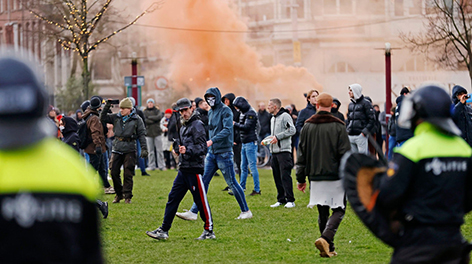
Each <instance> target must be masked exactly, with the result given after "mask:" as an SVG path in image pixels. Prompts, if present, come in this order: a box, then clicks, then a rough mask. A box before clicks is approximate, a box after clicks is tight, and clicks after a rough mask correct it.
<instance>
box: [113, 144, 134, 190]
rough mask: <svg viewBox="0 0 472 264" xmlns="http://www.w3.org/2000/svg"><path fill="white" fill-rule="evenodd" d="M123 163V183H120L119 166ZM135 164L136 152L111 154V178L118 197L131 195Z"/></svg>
mask: <svg viewBox="0 0 472 264" xmlns="http://www.w3.org/2000/svg"><path fill="white" fill-rule="evenodd" d="M121 165H123V169H124V173H123V185H122V184H121V177H120V168H121ZM134 166H136V152H130V153H123V154H118V153H113V154H111V178H112V180H113V187H114V188H115V193H116V196H117V197H119V198H123V197H124V198H125V199H127V198H129V199H131V198H132V197H133V176H134Z"/></svg>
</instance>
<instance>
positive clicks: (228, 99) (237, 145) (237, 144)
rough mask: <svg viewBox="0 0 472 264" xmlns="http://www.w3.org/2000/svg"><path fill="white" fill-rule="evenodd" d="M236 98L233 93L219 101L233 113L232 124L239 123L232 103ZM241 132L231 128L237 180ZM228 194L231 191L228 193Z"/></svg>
mask: <svg viewBox="0 0 472 264" xmlns="http://www.w3.org/2000/svg"><path fill="white" fill-rule="evenodd" d="M235 98H236V96H235V95H234V93H227V94H225V95H224V96H223V97H222V98H221V101H222V102H223V103H224V104H225V105H226V106H227V107H229V108H230V109H231V111H232V112H233V122H236V123H237V122H239V116H240V115H241V113H240V112H239V111H237V110H236V108H234V105H233V101H234V99H235ZM240 134H241V131H239V130H238V129H236V127H233V140H234V143H233V154H234V161H235V162H236V170H237V171H236V173H237V174H238V175H239V179H240V180H241V149H242V143H241V135H240ZM228 190H229V187H226V188H225V189H224V190H223V191H228ZM229 193H230V194H232V193H231V191H229Z"/></svg>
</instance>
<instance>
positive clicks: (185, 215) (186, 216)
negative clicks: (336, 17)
mask: <svg viewBox="0 0 472 264" xmlns="http://www.w3.org/2000/svg"><path fill="white" fill-rule="evenodd" d="M175 215H176V216H177V217H179V218H182V219H184V220H188V221H195V220H197V217H198V214H195V213H193V212H192V211H187V212H184V213H176V214H175Z"/></svg>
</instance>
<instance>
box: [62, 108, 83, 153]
mask: <svg viewBox="0 0 472 264" xmlns="http://www.w3.org/2000/svg"><path fill="white" fill-rule="evenodd" d="M62 120H63V121H62V122H63V123H64V130H62V136H63V138H62V142H64V143H66V144H67V145H69V146H71V147H72V148H74V149H75V150H76V151H80V150H79V135H78V134H77V130H78V129H79V125H78V124H77V121H75V119H74V118H72V117H68V116H64V117H63V118H62Z"/></svg>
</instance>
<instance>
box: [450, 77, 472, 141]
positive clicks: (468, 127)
mask: <svg viewBox="0 0 472 264" xmlns="http://www.w3.org/2000/svg"><path fill="white" fill-rule="evenodd" d="M468 98H469V96H468V95H467V90H466V89H465V88H464V87H462V86H460V85H456V86H454V87H453V88H452V102H453V103H454V114H452V119H453V120H454V123H455V124H456V125H457V127H459V129H460V130H461V132H462V138H463V139H464V140H465V142H467V143H468V144H469V146H472V108H470V106H468V105H467V99H468Z"/></svg>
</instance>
